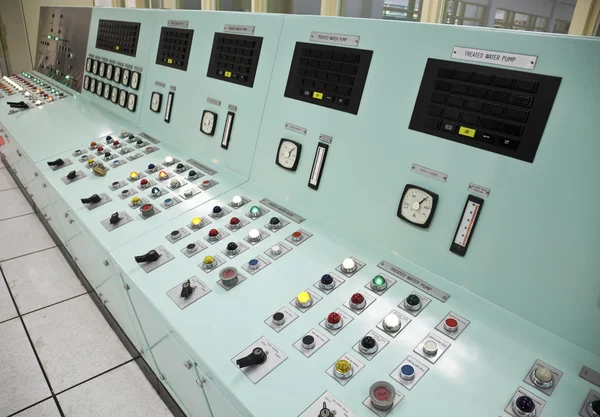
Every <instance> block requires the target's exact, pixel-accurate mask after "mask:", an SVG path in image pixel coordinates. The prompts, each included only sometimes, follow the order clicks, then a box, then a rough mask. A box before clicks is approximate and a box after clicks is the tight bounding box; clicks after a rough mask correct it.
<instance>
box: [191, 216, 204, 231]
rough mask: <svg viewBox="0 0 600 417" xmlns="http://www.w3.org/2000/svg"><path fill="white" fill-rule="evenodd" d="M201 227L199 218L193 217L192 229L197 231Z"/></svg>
mask: <svg viewBox="0 0 600 417" xmlns="http://www.w3.org/2000/svg"><path fill="white" fill-rule="evenodd" d="M200 227H202V219H201V218H200V217H194V218H193V219H192V228H194V229H199V228H200Z"/></svg>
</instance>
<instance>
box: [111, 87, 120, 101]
mask: <svg viewBox="0 0 600 417" xmlns="http://www.w3.org/2000/svg"><path fill="white" fill-rule="evenodd" d="M117 100H119V89H118V88H117V87H114V86H113V88H112V91H111V92H110V101H112V102H113V103H116V102H117Z"/></svg>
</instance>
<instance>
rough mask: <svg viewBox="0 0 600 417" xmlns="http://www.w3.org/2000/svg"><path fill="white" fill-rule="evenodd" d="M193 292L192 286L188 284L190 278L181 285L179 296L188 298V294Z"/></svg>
mask: <svg viewBox="0 0 600 417" xmlns="http://www.w3.org/2000/svg"><path fill="white" fill-rule="evenodd" d="M193 293H194V287H192V285H191V284H190V280H189V279H188V280H187V281H185V282H184V283H183V284H182V285H181V297H183V298H188V297H189V296H190V295H192V294H193Z"/></svg>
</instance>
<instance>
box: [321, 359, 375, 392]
mask: <svg viewBox="0 0 600 417" xmlns="http://www.w3.org/2000/svg"><path fill="white" fill-rule="evenodd" d="M341 359H345V360H347V361H348V362H350V365H351V366H352V370H353V372H352V376H351V377H350V378H346V379H340V378H338V377H336V376H335V374H334V373H333V369H334V368H335V364H336V362H337V361H335V362H334V363H333V365H332V366H331V367H329V369H327V371H326V372H327V374H329V376H330V377H332V378H333V379H335V380H336V381H337V382H339V383H340V384H341V385H346V384H347V383H348V382H350V380H351V379H352V378H354V377H355V376H356V374H358V373H359V372H360V371H361V370H362V368H364V367H365V365H364V364H363V363H362V362H360V361H359V360H357V359H355V358H354V357H352V356H350V355H349V354H347V353H346V354H345V355H344V356H342V357H341V358H340V359H338V360H341Z"/></svg>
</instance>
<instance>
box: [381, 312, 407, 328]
mask: <svg viewBox="0 0 600 417" xmlns="http://www.w3.org/2000/svg"><path fill="white" fill-rule="evenodd" d="M382 326H383V329H384V330H385V331H386V332H389V333H396V332H397V331H399V330H400V327H401V326H402V322H401V321H400V317H398V316H397V315H396V314H394V313H390V314H388V315H387V316H385V318H384V319H383V323H382Z"/></svg>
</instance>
